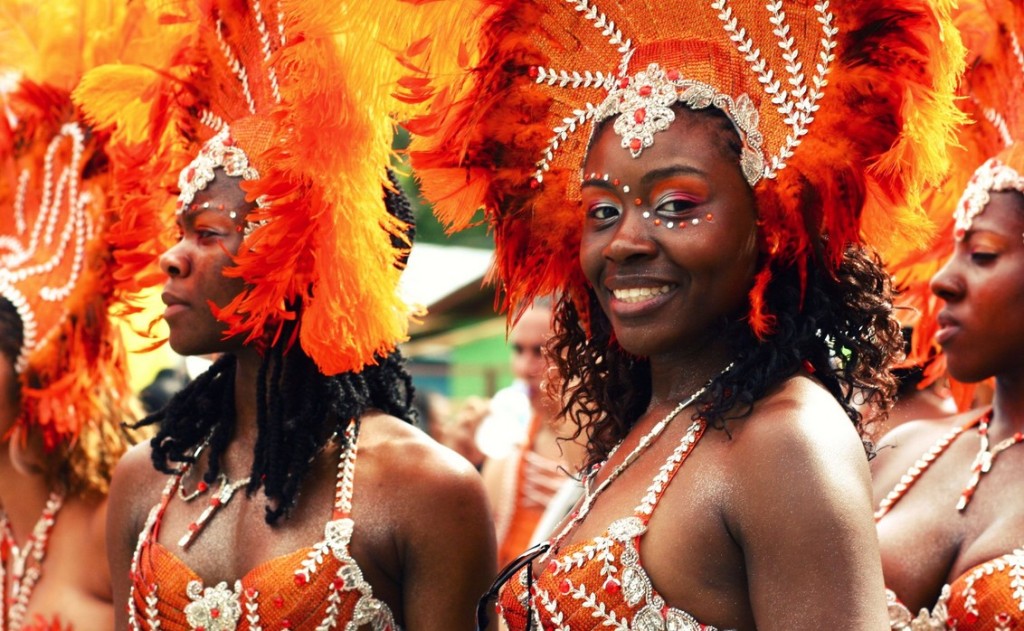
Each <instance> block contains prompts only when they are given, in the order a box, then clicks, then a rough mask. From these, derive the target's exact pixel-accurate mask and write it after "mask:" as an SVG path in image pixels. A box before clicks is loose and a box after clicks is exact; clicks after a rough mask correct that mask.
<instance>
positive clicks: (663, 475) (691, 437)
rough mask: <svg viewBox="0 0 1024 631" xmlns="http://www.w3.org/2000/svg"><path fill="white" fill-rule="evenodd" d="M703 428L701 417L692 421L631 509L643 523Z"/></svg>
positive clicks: (656, 504)
mask: <svg viewBox="0 0 1024 631" xmlns="http://www.w3.org/2000/svg"><path fill="white" fill-rule="evenodd" d="M705 429H707V422H705V421H704V420H703V419H698V420H696V421H693V423H691V424H690V426H689V428H687V430H686V433H685V434H683V437H682V439H680V441H679V444H678V445H676V448H675V449H673V450H672V453H671V455H669V457H668V459H667V460H665V463H664V464H663V465H661V468H660V469H658V473H657V475H655V476H654V480H653V481H652V482H651V485H650V486H648V487H647V491H646V492H645V493H644V496H643V498H642V499H641V500H640V503H639V504H637V506H636V508H634V509H633V514H634V515H636V516H637V517H638V518H640V520H642V521H643V522H644V523H645V524H646V523H647V522H648V521H650V519H651V515H653V514H654V509H655V508H657V507H658V503H659V502H660V501H661V498H662V496H663V495H664V494H665V489H667V488H668V485H669V483H671V482H672V478H674V477H676V473H678V472H679V469H680V468H682V466H683V462H685V461H686V459H687V457H689V455H690V453H691V452H692V451H693V447H694V446H695V445H696V444H697V441H699V440H700V439H701V437H702V436H703V435H704V430H705Z"/></svg>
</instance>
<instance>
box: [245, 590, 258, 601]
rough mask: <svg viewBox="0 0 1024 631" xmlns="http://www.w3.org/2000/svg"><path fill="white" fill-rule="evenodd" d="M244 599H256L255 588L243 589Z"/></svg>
mask: <svg viewBox="0 0 1024 631" xmlns="http://www.w3.org/2000/svg"><path fill="white" fill-rule="evenodd" d="M245 597H246V598H248V599H249V600H252V599H253V598H256V588H255V587H246V588H245Z"/></svg>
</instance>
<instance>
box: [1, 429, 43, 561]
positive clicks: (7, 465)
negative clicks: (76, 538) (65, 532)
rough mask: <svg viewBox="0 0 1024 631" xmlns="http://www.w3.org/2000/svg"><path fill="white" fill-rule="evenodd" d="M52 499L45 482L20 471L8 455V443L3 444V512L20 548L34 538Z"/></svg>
mask: <svg viewBox="0 0 1024 631" xmlns="http://www.w3.org/2000/svg"><path fill="white" fill-rule="evenodd" d="M49 497H50V488H49V486H48V485H47V484H46V480H45V478H44V477H43V476H41V475H25V474H24V473H21V472H20V471H18V469H17V468H16V467H15V466H14V463H13V462H12V461H11V458H10V456H9V455H8V445H7V443H0V508H3V510H4V512H6V513H7V519H8V521H9V522H10V526H11V531H12V532H13V533H14V538H15V541H16V543H17V544H18V545H21V544H23V543H24V542H25V540H26V539H27V538H28V537H29V535H31V534H32V528H33V527H35V525H36V522H37V521H39V517H40V515H42V513H43V508H44V507H45V506H46V500H47V499H49Z"/></svg>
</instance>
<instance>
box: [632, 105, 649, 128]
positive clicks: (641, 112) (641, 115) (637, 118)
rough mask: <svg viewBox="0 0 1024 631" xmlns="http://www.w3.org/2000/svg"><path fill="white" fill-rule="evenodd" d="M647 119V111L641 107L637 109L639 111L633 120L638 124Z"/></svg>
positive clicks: (635, 113)
mask: <svg viewBox="0 0 1024 631" xmlns="http://www.w3.org/2000/svg"><path fill="white" fill-rule="evenodd" d="M645 118H647V110H646V109H644V108H642V107H640V108H637V110H636V111H635V112H633V120H635V121H636V122H637V124H639V123H642V122H644V119H645Z"/></svg>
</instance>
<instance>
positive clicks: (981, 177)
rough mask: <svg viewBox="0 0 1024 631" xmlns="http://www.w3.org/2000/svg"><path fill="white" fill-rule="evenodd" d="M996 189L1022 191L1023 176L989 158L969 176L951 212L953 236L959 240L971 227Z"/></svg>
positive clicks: (1023, 187)
mask: <svg viewBox="0 0 1024 631" xmlns="http://www.w3.org/2000/svg"><path fill="white" fill-rule="evenodd" d="M998 191H1020V192H1022V193H1024V177H1022V176H1021V174H1020V173H1018V172H1017V171H1016V170H1015V169H1013V168H1012V167H1010V166H1009V165H1006V164H1004V163H1003V162H1001V161H1000V160H999V159H997V158H990V159H988V160H986V161H985V164H983V165H981V166H980V167H978V170H977V171H975V172H974V175H973V176H971V181H970V182H969V183H968V184H967V189H966V190H964V194H963V196H962V197H961V198H960V202H959V203H958V204H957V205H956V211H955V212H954V213H953V219H954V220H955V222H956V223H955V226H954V228H953V236H954V237H955V238H956V240H957V241H960V240H961V239H963V238H964V236H965V235H966V234H967V231H968V230H970V229H971V225H972V224H973V223H974V218H975V217H977V216H978V215H980V214H981V212H982V211H983V210H985V206H987V205H988V203H989V201H990V200H991V199H992V198H991V195H990V193H992V192H998Z"/></svg>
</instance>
